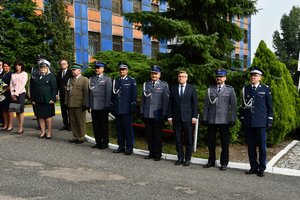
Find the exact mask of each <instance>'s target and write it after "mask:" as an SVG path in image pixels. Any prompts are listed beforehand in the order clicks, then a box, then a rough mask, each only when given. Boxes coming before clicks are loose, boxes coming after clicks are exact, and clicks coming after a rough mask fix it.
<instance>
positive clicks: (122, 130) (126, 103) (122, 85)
mask: <svg viewBox="0 0 300 200" xmlns="http://www.w3.org/2000/svg"><path fill="white" fill-rule="evenodd" d="M119 74H120V76H119V77H118V78H116V79H115V80H114V81H113V94H112V102H111V104H112V105H111V109H112V114H113V115H114V116H115V117H116V124H117V133H118V145H119V148H118V149H117V150H115V151H114V153H124V154H125V155H131V154H132V152H133V138H134V135H133V130H132V114H133V113H134V112H135V111H136V100H137V89H136V82H135V80H134V79H133V78H131V77H129V76H128V65H127V64H126V63H119Z"/></svg>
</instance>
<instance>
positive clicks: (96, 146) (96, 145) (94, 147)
mask: <svg viewBox="0 0 300 200" xmlns="http://www.w3.org/2000/svg"><path fill="white" fill-rule="evenodd" d="M99 147H100V146H99V145H98V144H95V145H94V146H92V148H93V149H96V148H99Z"/></svg>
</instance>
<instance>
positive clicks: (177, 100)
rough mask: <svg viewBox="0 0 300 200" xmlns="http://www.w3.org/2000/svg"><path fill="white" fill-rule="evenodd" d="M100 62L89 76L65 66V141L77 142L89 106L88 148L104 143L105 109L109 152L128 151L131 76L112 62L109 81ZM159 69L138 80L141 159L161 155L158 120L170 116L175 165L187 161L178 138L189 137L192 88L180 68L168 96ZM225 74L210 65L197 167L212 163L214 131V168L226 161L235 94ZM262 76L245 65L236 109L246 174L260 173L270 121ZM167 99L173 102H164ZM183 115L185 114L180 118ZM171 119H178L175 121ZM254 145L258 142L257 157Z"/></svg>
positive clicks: (133, 91) (133, 92)
mask: <svg viewBox="0 0 300 200" xmlns="http://www.w3.org/2000/svg"><path fill="white" fill-rule="evenodd" d="M105 66H106V65H105V64H104V63H102V62H95V63H94V70H95V75H94V76H92V77H91V78H90V79H89V80H88V79H87V78H85V77H83V76H82V75H81V70H80V68H81V66H80V65H77V64H74V65H73V66H72V67H71V70H72V73H73V77H72V78H70V79H69V81H68V83H67V86H66V98H65V104H67V106H68V108H69V112H70V122H71V129H72V132H73V136H74V138H73V139H72V140H70V142H71V143H77V144H78V143H81V142H83V137H84V133H85V111H86V110H89V108H91V112H92V113H91V114H92V121H93V131H94V135H95V140H96V144H95V145H94V146H93V148H99V149H105V148H107V147H108V142H109V130H108V114H109V112H111V113H112V114H113V115H114V116H115V119H116V126H117V136H118V145H119V147H118V149H116V150H114V151H113V153H124V154H125V155H131V154H132V152H133V145H134V134H133V128H132V114H133V113H134V112H136V111H137V86H136V81H135V80H134V79H133V78H131V77H129V76H128V70H129V66H128V64H126V63H123V62H121V63H119V64H118V68H119V77H118V78H116V79H114V80H111V78H110V77H108V76H106V75H105V74H104V71H105ZM161 71H162V70H161V68H160V67H159V66H157V65H154V66H152V67H151V71H150V72H151V75H150V80H149V81H146V82H144V83H143V90H142V98H141V106H140V113H141V116H142V119H143V121H144V122H145V131H146V136H147V142H148V149H149V155H148V156H146V157H145V159H153V160H154V161H159V160H160V159H161V153H162V126H163V120H165V119H167V117H168V120H169V122H170V120H171V122H172V120H173V123H170V124H172V125H173V128H174V131H175V133H176V135H177V136H176V146H178V145H180V146H181V148H177V153H178V161H177V162H176V163H175V164H176V165H180V164H183V165H184V166H189V162H190V157H191V156H190V154H189V152H190V148H187V147H186V148H187V150H186V155H185V156H184V155H183V150H182V144H181V137H183V138H185V140H187V138H191V137H192V136H190V135H191V131H188V130H190V129H191V128H187V127H189V126H190V125H189V124H194V123H195V119H196V113H197V112H198V109H197V105H198V103H197V95H196V90H195V88H194V87H193V86H191V85H188V84H186V81H187V76H188V74H187V73H186V72H184V71H182V72H180V73H179V74H178V83H179V84H176V85H174V86H173V87H172V88H173V89H172V95H171V96H172V98H171V97H170V91H169V87H168V84H167V83H166V82H164V81H162V80H160V76H161ZM226 75H227V71H226V70H224V69H218V70H216V73H215V77H216V80H215V81H216V85H213V86H211V87H209V88H208V90H207V95H206V97H205V102H204V111H203V119H202V122H203V124H204V125H207V126H208V149H209V158H208V163H207V164H206V165H204V166H203V167H204V168H209V167H213V166H215V161H216V155H215V148H216V144H215V143H216V133H217V132H218V131H219V132H220V136H221V147H222V152H221V159H220V161H221V167H220V170H226V168H227V165H228V162H229V138H230V134H229V128H230V127H231V126H234V124H235V122H236V118H237V99H236V94H235V91H234V88H233V87H231V86H229V85H226V84H225V81H226ZM262 75H263V72H262V70H261V69H259V68H258V67H253V68H252V69H251V71H250V84H249V85H247V86H245V87H244V88H243V108H242V113H241V121H242V125H243V127H244V129H245V132H246V138H247V144H248V155H249V160H250V167H251V168H250V170H249V171H247V174H257V175H258V176H264V170H265V169H266V129H267V128H270V127H271V126H272V119H273V118H272V117H273V115H272V114H273V112H272V98H271V92H270V89H269V88H268V86H266V85H261V84H260V80H261V77H262ZM184 95H186V96H184ZM170 99H171V100H170ZM170 102H172V105H173V106H172V105H171V106H170ZM187 105H188V106H187ZM182 106H183V107H182ZM186 106H187V107H186ZM180 107H182V109H183V110H182V111H180ZM172 109H173V110H172ZM178 109H179V111H178V112H179V113H181V114H180V115H181V116H179V117H178V116H176V115H177V114H176V113H177V111H176V110H178ZM174 113H175V114H174ZM187 116H188V117H187ZM186 117H187V118H188V119H185V118H186ZM177 118H178V120H179V121H178V120H177V121H178V122H177V121H176V120H175V119H177ZM189 118H190V119H189ZM183 119H184V120H183ZM174 122H175V123H174ZM187 125H188V126H187ZM187 134H188V135H187ZM177 140H178V141H177ZM187 141H189V140H187ZM187 141H185V142H186V145H187V144H189V143H191V142H189V143H187ZM256 146H258V147H259V159H258V160H257V152H256ZM178 147H179V146H178ZM184 159H185V160H184Z"/></svg>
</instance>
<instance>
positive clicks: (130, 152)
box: [124, 150, 132, 156]
mask: <svg viewBox="0 0 300 200" xmlns="http://www.w3.org/2000/svg"><path fill="white" fill-rule="evenodd" d="M124 154H125V155H127V156H129V155H131V154H132V150H126V151H125V152H124Z"/></svg>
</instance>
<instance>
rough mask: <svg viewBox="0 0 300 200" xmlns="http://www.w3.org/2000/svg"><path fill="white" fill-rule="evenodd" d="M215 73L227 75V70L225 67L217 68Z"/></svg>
mask: <svg viewBox="0 0 300 200" xmlns="http://www.w3.org/2000/svg"><path fill="white" fill-rule="evenodd" d="M215 74H216V76H226V75H227V71H226V70H225V69H217V70H216V72H215Z"/></svg>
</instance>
